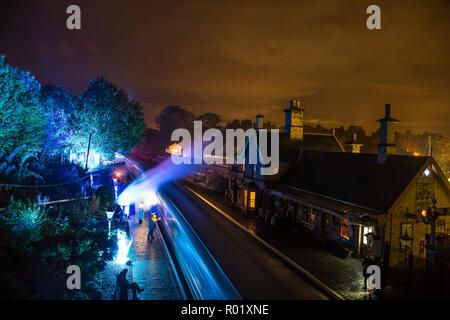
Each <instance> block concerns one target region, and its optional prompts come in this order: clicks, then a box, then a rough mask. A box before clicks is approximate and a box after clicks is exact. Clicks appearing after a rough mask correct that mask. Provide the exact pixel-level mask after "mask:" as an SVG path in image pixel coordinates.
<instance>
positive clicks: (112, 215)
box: [106, 207, 114, 238]
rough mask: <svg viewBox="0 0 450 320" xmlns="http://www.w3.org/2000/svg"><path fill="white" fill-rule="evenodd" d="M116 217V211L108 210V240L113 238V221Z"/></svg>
mask: <svg viewBox="0 0 450 320" xmlns="http://www.w3.org/2000/svg"><path fill="white" fill-rule="evenodd" d="M113 217H114V210H113V209H112V208H111V207H109V209H108V210H106V219H108V238H109V237H110V236H111V221H112V219H113Z"/></svg>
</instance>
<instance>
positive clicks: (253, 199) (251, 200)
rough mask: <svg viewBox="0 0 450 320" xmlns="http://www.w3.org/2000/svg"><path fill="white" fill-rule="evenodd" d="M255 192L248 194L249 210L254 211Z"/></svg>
mask: <svg viewBox="0 0 450 320" xmlns="http://www.w3.org/2000/svg"><path fill="white" fill-rule="evenodd" d="M255 203H256V192H250V208H251V209H255Z"/></svg>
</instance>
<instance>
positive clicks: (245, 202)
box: [244, 190, 248, 208]
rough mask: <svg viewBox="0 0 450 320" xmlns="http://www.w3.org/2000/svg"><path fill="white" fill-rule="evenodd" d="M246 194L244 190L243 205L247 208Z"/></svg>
mask: <svg viewBox="0 0 450 320" xmlns="http://www.w3.org/2000/svg"><path fill="white" fill-rule="evenodd" d="M247 195H248V192H247V190H244V207H246V208H247Z"/></svg>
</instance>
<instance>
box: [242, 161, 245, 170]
mask: <svg viewBox="0 0 450 320" xmlns="http://www.w3.org/2000/svg"><path fill="white" fill-rule="evenodd" d="M242 172H245V158H244V159H242Z"/></svg>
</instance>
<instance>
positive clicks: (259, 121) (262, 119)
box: [256, 112, 264, 130]
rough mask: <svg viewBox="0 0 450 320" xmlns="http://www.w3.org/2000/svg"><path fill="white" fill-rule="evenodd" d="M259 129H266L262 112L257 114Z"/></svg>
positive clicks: (257, 126)
mask: <svg viewBox="0 0 450 320" xmlns="http://www.w3.org/2000/svg"><path fill="white" fill-rule="evenodd" d="M258 129H264V116H263V115H262V114H261V112H259V113H258V115H257V116H256V130H258Z"/></svg>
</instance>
